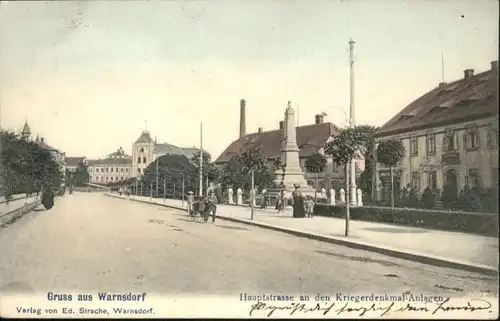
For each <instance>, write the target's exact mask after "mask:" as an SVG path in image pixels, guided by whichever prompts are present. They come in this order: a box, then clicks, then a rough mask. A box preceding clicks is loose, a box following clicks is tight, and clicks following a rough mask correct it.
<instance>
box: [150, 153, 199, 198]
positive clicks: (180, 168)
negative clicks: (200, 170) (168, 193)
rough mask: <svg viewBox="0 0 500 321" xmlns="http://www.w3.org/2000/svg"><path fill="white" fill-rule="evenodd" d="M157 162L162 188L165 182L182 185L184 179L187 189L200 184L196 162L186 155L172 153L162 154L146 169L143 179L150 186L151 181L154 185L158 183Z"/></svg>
mask: <svg viewBox="0 0 500 321" xmlns="http://www.w3.org/2000/svg"><path fill="white" fill-rule="evenodd" d="M156 162H158V181H159V182H161V184H160V185H161V189H162V190H163V182H165V183H166V184H168V187H171V186H173V185H174V184H175V185H176V186H179V187H180V186H182V181H183V180H184V187H185V189H188V190H193V191H194V190H195V189H196V187H197V186H198V184H197V183H198V180H197V169H196V167H195V166H194V164H193V163H191V162H190V161H189V159H188V158H187V157H186V156H184V155H170V154H166V155H163V156H160V157H159V158H158V159H157V160H156V161H155V162H152V163H151V164H149V166H148V167H147V168H146V169H145V170H144V176H143V178H142V180H141V181H142V182H143V183H144V184H146V186H149V185H150V184H151V183H153V185H154V184H156ZM159 189H160V187H159ZM168 189H170V188H168Z"/></svg>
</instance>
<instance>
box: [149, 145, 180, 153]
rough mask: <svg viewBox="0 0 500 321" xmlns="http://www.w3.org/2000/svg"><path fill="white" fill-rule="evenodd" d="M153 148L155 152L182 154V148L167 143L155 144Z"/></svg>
mask: <svg viewBox="0 0 500 321" xmlns="http://www.w3.org/2000/svg"><path fill="white" fill-rule="evenodd" d="M154 148H155V149H154V150H155V153H156V154H162V155H163V154H174V155H184V152H183V151H182V148H180V147H177V146H175V145H172V144H168V143H163V144H155V147H154Z"/></svg>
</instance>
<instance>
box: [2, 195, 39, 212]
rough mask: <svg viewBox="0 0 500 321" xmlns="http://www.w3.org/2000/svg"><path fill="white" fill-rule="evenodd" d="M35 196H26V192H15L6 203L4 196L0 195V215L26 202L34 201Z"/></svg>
mask: <svg viewBox="0 0 500 321" xmlns="http://www.w3.org/2000/svg"><path fill="white" fill-rule="evenodd" d="M35 198H36V195H33V196H30V197H28V198H27V197H26V194H17V195H12V200H11V201H10V202H8V203H7V202H6V201H5V198H4V197H0V216H2V215H3V214H7V213H9V212H11V211H14V210H16V209H18V208H21V207H23V206H24V205H26V204H28V203H31V202H34V201H35Z"/></svg>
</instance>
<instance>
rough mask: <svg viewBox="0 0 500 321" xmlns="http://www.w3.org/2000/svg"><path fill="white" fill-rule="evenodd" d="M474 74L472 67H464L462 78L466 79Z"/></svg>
mask: <svg viewBox="0 0 500 321" xmlns="http://www.w3.org/2000/svg"><path fill="white" fill-rule="evenodd" d="M472 76H474V69H465V70H464V78H465V79H467V78H469V77H472Z"/></svg>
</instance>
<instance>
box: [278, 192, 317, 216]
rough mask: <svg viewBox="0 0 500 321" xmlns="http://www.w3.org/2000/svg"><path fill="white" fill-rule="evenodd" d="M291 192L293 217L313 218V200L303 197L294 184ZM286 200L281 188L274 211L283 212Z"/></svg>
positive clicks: (308, 196)
mask: <svg viewBox="0 0 500 321" xmlns="http://www.w3.org/2000/svg"><path fill="white" fill-rule="evenodd" d="M293 187H294V191H293V192H292V197H291V203H292V204H291V205H292V207H293V217H296V218H300V217H306V216H307V217H313V211H314V200H313V198H312V197H311V196H310V195H307V196H304V195H303V194H302V192H301V191H300V185H299V184H294V185H293ZM287 202H288V199H287V198H286V197H285V189H284V188H282V189H281V190H280V193H279V195H278V198H277V200H276V207H275V208H276V210H278V213H280V212H283V210H284V208H285V205H286V203H287Z"/></svg>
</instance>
